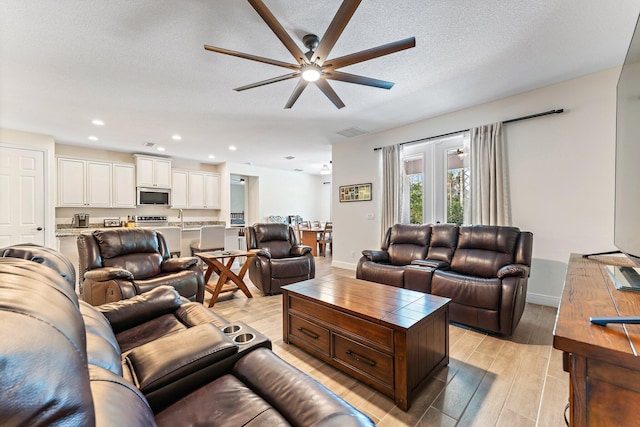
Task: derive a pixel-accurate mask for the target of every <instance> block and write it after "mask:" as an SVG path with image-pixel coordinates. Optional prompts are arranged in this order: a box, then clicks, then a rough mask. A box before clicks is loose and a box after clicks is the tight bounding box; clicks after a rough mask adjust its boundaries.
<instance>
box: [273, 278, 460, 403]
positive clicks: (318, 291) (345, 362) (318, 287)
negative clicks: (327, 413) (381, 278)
mask: <svg viewBox="0 0 640 427" xmlns="http://www.w3.org/2000/svg"><path fill="white" fill-rule="evenodd" d="M282 296H283V322H284V329H283V340H284V342H285V343H289V344H294V345H296V346H298V347H300V348H302V349H304V350H305V351H307V352H309V353H311V354H312V355H314V356H315V357H317V358H319V359H321V360H323V361H325V362H327V363H329V364H331V365H333V366H334V367H336V368H338V369H340V370H341V371H343V372H345V373H347V374H349V375H351V376H353V377H354V378H357V379H359V380H361V381H362V382H364V383H366V384H368V385H370V386H371V387H373V388H375V389H377V390H379V391H380V392H382V393H384V394H386V395H387V396H389V397H391V398H393V399H394V400H395V402H396V404H397V405H398V406H399V407H400V408H402V409H403V410H405V411H406V410H408V409H409V406H410V405H411V399H412V398H413V397H414V396H415V394H416V393H417V392H418V391H419V389H420V388H421V387H422V386H423V385H424V384H425V383H426V382H427V380H428V379H429V378H430V377H431V376H432V375H433V374H434V373H435V372H437V371H438V370H439V369H440V368H442V367H444V366H446V365H447V364H448V363H449V302H450V299H448V298H442V297H438V296H435V295H429V294H424V293H421V292H416V291H410V290H407V289H401V288H396V287H393V286H387V285H381V284H379V283H373V282H367V281H364V280H358V279H352V278H345V277H337V278H332V279H326V278H316V279H311V280H307V281H304V282H299V283H294V284H292V285H287V286H283V287H282Z"/></svg>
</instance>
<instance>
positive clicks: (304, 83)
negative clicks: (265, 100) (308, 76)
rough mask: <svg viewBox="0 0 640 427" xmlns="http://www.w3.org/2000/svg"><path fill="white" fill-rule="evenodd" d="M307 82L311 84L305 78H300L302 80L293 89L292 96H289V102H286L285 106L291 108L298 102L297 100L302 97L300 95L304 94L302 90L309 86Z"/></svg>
mask: <svg viewBox="0 0 640 427" xmlns="http://www.w3.org/2000/svg"><path fill="white" fill-rule="evenodd" d="M307 84H309V82H308V81H306V80H304V79H300V81H299V82H298V85H297V86H296V88H295V89H294V90H293V93H292V94H291V96H290V97H289V100H288V101H287V103H286V104H285V106H284V108H291V107H293V104H295V103H296V101H297V100H298V98H299V97H300V95H301V94H302V91H303V90H304V89H305V88H306V87H307Z"/></svg>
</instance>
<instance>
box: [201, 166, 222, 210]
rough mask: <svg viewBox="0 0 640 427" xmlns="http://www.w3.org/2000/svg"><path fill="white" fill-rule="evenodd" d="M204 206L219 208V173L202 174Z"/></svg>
mask: <svg viewBox="0 0 640 427" xmlns="http://www.w3.org/2000/svg"><path fill="white" fill-rule="evenodd" d="M204 207H205V209H220V174H217V173H208V174H206V175H205V176H204Z"/></svg>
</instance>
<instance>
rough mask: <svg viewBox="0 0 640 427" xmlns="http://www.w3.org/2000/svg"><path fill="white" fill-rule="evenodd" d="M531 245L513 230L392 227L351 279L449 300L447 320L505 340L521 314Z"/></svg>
mask: <svg viewBox="0 0 640 427" xmlns="http://www.w3.org/2000/svg"><path fill="white" fill-rule="evenodd" d="M423 236H429V238H428V240H427V243H426V244H424V241H425V240H424V239H422V237H423ZM418 237H420V238H421V239H419V238H418ZM532 245H533V235H532V234H531V233H530V232H526V231H520V230H519V229H518V228H516V227H499V226H487V225H471V226H457V225H452V224H435V225H430V224H423V225H408V224H396V225H394V226H392V227H391V228H390V229H389V230H388V232H387V234H386V237H385V240H384V241H383V244H382V248H381V250H379V251H363V256H362V258H361V259H360V261H359V262H358V267H357V270H356V277H357V278H358V279H363V280H369V281H373V282H378V283H384V284H388V285H392V286H398V287H403V288H406V289H412V290H417V291H421V292H425V293H430V294H433V295H439V296H443V297H447V298H451V300H452V301H451V304H450V306H449V307H450V319H451V321H453V322H457V323H461V324H465V325H468V326H471V327H474V328H478V329H482V330H485V331H488V332H494V333H498V334H504V335H511V334H513V331H514V330H515V328H516V326H517V325H518V322H519V321H520V318H521V317H522V312H523V311H524V306H525V302H526V294H527V281H528V278H529V274H530V268H531V258H532ZM397 254H404V257H398V256H397Z"/></svg>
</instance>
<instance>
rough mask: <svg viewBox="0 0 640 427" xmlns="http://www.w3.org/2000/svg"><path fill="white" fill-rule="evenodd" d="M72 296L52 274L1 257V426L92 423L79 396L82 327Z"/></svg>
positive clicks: (83, 368)
mask: <svg viewBox="0 0 640 427" xmlns="http://www.w3.org/2000/svg"><path fill="white" fill-rule="evenodd" d="M48 276H51V280H50V279H49V277H48ZM56 280H57V281H58V282H56ZM72 294H73V291H72V290H70V289H69V285H68V284H67V282H66V280H64V279H63V278H62V276H60V275H59V274H58V273H56V272H55V271H54V270H52V269H50V268H48V267H45V266H44V265H41V264H37V263H35V262H32V261H28V260H25V259H17V258H0V295H2V306H1V307H0V336H1V337H2V348H1V349H0V366H2V375H0V389H1V390H2V399H0V425H3V426H4V425H70V426H76V425H78V426H80V425H81V426H84V425H92V424H93V423H94V409H93V402H92V399H91V394H90V393H87V392H84V391H86V390H88V389H89V377H88V368H87V358H86V353H85V348H86V336H85V330H84V323H83V321H82V316H81V315H80V312H79V311H78V308H77V299H75V294H73V295H72Z"/></svg>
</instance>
